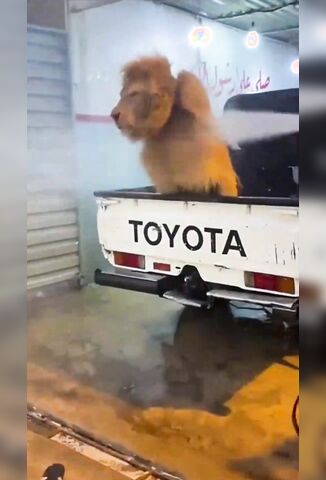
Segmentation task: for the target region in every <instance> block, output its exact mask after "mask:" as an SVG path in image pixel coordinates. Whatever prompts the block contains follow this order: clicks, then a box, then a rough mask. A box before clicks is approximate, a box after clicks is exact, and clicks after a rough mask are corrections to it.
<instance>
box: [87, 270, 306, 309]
mask: <svg viewBox="0 0 326 480" xmlns="http://www.w3.org/2000/svg"><path fill="white" fill-rule="evenodd" d="M94 280H95V283H96V284H97V285H102V286H107V287H114V288H121V289H124V290H133V291H135V292H143V293H150V294H152V295H158V296H160V297H163V296H166V295H164V294H166V293H167V292H168V293H170V294H171V292H172V293H173V291H175V295H172V296H171V295H170V296H169V297H167V296H166V298H173V299H174V300H175V301H178V302H179V303H183V304H185V303H186V304H189V298H186V297H185V298H182V295H180V293H178V292H177V289H178V286H180V279H179V278H178V277H172V276H166V275H160V274H156V273H143V272H137V271H130V270H124V269H120V268H114V269H113V270H112V271H111V272H102V271H101V270H96V271H95V278H94ZM207 297H208V300H209V298H211V299H212V298H216V299H224V300H229V301H239V302H248V303H254V304H257V305H262V306H264V307H269V308H273V309H275V310H282V311H285V312H286V311H287V312H296V311H297V309H298V298H297V297H286V296H280V295H272V294H268V293H259V292H249V291H242V290H237V289H234V288H227V287H225V286H222V285H215V286H214V288H213V289H211V290H209V291H208V292H207ZM195 303H196V302H195ZM198 305H199V304H198Z"/></svg>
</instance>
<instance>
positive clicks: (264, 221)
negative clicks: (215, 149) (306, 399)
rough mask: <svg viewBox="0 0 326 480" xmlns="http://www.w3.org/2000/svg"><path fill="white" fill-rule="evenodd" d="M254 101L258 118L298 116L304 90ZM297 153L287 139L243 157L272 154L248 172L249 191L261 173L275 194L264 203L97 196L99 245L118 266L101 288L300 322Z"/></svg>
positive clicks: (141, 192) (98, 276)
mask: <svg viewBox="0 0 326 480" xmlns="http://www.w3.org/2000/svg"><path fill="white" fill-rule="evenodd" d="M262 95H264V98H262ZM240 97H241V98H240ZM240 97H235V98H236V101H237V103H236V105H235V106H236V108H239V102H240V107H242V109H243V108H245V107H244V106H243V102H248V99H247V97H248V96H247V95H245V96H240ZM244 97H245V98H244ZM250 97H251V99H249V103H250V105H251V107H249V108H250V109H251V110H254V109H255V105H256V107H257V102H256V103H255V99H254V97H259V99H258V100H259V101H258V107H257V109H258V110H259V109H260V110H265V111H266V110H267V109H268V108H267V107H268V105H271V104H272V105H273V108H275V105H277V104H278V105H281V108H279V109H278V111H280V110H281V111H288V110H290V111H293V109H295V108H296V106H293V105H296V101H295V99H296V98H297V92H296V91H292V90H291V91H282V92H269V94H267V93H265V94H258V95H250ZM280 97H282V98H280ZM288 98H291V101H289V102H288V103H287V102H286V99H288ZM241 102H242V103H241ZM277 102H278V103H277ZM291 102H292V103H291ZM291 105H292V106H291ZM232 106H234V103H233V104H232V105H231V107H232ZM287 108H288V109H287ZM289 142H290V143H289ZM275 145H276V147H275ZM289 145H290V147H289ZM274 147H275V148H276V150H277V151H278V157H277V158H278V161H277V162H276V163H275V148H274ZM296 148H297V144H296V142H294V141H293V136H287V137H284V136H283V137H282V138H277V139H272V140H269V141H268V142H266V141H263V142H259V145H258V144H257V143H256V144H251V145H247V146H244V147H243V148H242V149H241V150H240V151H239V152H238V153H237V155H238V156H239V155H240V156H241V158H240V159H239V158H238V159H237V160H238V162H241V161H243V159H244V154H245V155H246V162H248V158H249V160H250V158H251V159H252V158H254V159H257V155H258V153H259V149H260V150H261V151H262V152H263V155H262V157H263V158H264V160H263V161H262V163H261V164H260V163H258V164H257V161H254V165H251V166H250V161H249V165H248V164H247V165H246V168H247V171H248V170H250V168H251V167H252V171H251V172H249V173H248V174H247V177H246V175H241V179H242V181H243V180H244V182H243V183H244V191H245V193H247V192H250V189H251V190H252V186H251V182H252V178H253V176H254V175H255V174H257V172H258V174H259V172H260V173H261V180H262V181H261V183H263V184H264V182H265V184H266V185H267V186H266V185H265V184H264V187H263V188H265V191H266V195H265V196H262V195H261V193H262V192H261V191H259V190H258V191H257V189H256V190H255V191H254V195H250V196H249V195H247V194H245V195H243V196H241V197H238V198H226V197H216V196H215V197H212V196H207V195H190V194H187V195H183V194H176V195H161V194H158V193H155V191H154V189H153V188H151V187H147V188H143V189H133V190H119V191H111V192H105V191H104V192H103V191H102V192H95V196H96V198H97V204H98V217H97V222H98V234H99V241H100V244H101V247H102V251H103V254H104V256H105V258H106V259H107V260H108V261H109V263H110V264H111V266H113V269H112V268H111V269H109V271H108V272H103V271H100V270H96V272H95V282H96V283H97V284H99V285H106V286H110V287H117V288H123V289H129V290H135V291H140V292H147V293H151V294H156V295H159V296H161V297H164V298H166V299H170V300H174V301H177V302H179V303H182V304H184V305H192V306H197V307H204V308H209V307H211V306H212V305H213V304H214V302H216V301H217V300H219V299H224V300H230V301H244V302H250V303H254V304H260V305H263V306H265V307H270V308H271V309H273V310H278V311H280V310H282V311H283V312H289V313H291V314H293V313H295V314H297V312H298V296H299V280H298V276H299V275H298V232H299V216H298V214H299V209H298V197H297V192H296V189H297V184H296V183H297V182H296V178H295V177H296V176H295V175H293V171H295V170H296V168H297V164H295V163H296V162H295V160H293V159H296V160H297V151H296ZM266 152H267V153H266ZM268 152H269V153H270V156H272V157H273V161H274V164H273V165H274V170H275V172H277V174H276V175H275V173H273V169H272V168H271V162H269V160H268ZM284 152H286V155H284ZM282 155H283V156H285V157H286V158H285V159H284V158H281V157H282ZM258 156H259V155H258ZM266 158H267V161H266ZM266 162H267V163H268V162H269V163H268V168H266ZM235 163H236V162H235ZM238 164H239V163H238ZM266 170H268V173H267V174H265V172H266ZM284 172H285V174H284ZM264 175H265V176H264ZM284 175H285V176H284ZM268 177H269V179H270V181H268ZM285 177H286V179H285ZM246 178H247V179H248V182H246ZM284 179H285V180H284ZM275 192H276V193H277V195H275ZM284 192H285V193H287V192H289V194H288V195H285V194H284ZM257 193H258V194H260V195H257ZM280 194H282V195H280Z"/></svg>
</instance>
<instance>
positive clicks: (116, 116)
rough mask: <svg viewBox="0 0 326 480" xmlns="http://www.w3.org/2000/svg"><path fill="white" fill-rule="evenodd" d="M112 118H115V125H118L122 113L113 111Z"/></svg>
mask: <svg viewBox="0 0 326 480" xmlns="http://www.w3.org/2000/svg"><path fill="white" fill-rule="evenodd" d="M111 117H112V118H113V120H114V121H115V123H118V121H119V118H120V112H119V110H116V109H113V110H112V112H111Z"/></svg>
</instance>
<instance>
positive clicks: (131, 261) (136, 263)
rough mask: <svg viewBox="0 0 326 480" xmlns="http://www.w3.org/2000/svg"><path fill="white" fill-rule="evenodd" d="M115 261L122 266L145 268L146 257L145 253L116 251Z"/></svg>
mask: <svg viewBox="0 0 326 480" xmlns="http://www.w3.org/2000/svg"><path fill="white" fill-rule="evenodd" d="M113 255H114V263H115V265H120V266H121V267H129V268H139V269H141V270H143V269H144V268H145V257H144V256H143V255H135V254H134V253H124V252H114V254H113Z"/></svg>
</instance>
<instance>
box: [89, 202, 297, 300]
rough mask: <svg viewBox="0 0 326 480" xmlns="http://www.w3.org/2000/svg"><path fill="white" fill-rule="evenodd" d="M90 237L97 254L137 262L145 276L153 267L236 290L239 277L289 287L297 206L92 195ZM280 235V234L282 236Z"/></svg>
mask: <svg viewBox="0 0 326 480" xmlns="http://www.w3.org/2000/svg"><path fill="white" fill-rule="evenodd" d="M97 202H98V219H97V220H98V233H99V240H100V243H101V246H102V248H103V253H104V255H105V256H106V257H107V258H108V260H110V262H111V263H113V264H114V259H113V254H112V252H115V251H116V252H128V253H134V254H138V255H144V256H145V268H144V270H143V271H146V272H156V271H157V272H158V270H157V268H156V264H157V263H165V264H169V265H170V271H169V274H170V275H179V274H180V272H181V270H182V269H183V267H184V266H185V265H191V266H195V267H196V268H197V270H198V272H199V274H200V275H201V277H202V279H203V280H204V281H206V282H212V283H220V284H225V285H230V286H234V287H239V288H244V289H246V288H247V287H246V286H245V283H244V272H246V271H249V272H259V273H267V274H272V275H279V276H285V277H292V278H295V280H296V294H297V289H298V282H297V279H298V259H297V255H298V229H299V221H298V207H296V206H279V205H257V204H246V203H243V202H242V203H234V202H232V203H230V202H226V203H223V202H208V201H205V202H204V201H200V200H198V201H181V200H169V201H166V199H165V200H160V199H159V198H155V199H150V198H149V199H146V198H121V197H119V196H117V197H116V198H114V197H106V198H104V197H101V196H98V198H97ZM285 233H286V234H285Z"/></svg>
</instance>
